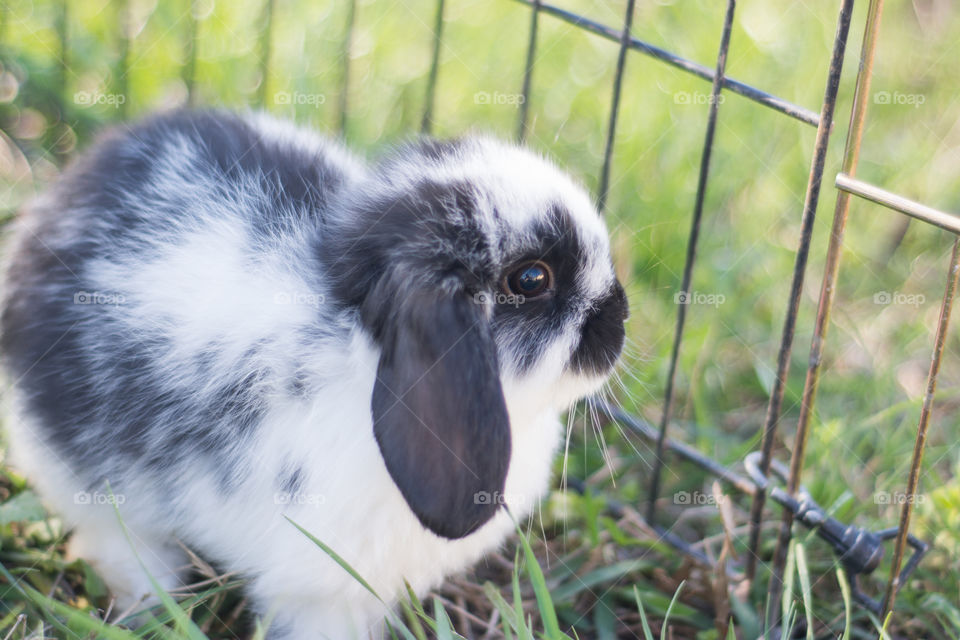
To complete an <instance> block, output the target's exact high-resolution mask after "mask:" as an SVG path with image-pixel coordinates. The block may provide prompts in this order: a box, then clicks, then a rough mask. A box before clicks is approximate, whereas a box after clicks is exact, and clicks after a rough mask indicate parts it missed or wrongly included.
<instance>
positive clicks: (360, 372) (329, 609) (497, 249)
mask: <svg viewBox="0 0 960 640" xmlns="http://www.w3.org/2000/svg"><path fill="white" fill-rule="evenodd" d="M531 260H540V261H542V262H543V263H546V264H547V265H549V267H550V270H551V271H552V274H553V281H552V285H551V288H550V290H549V291H548V292H547V293H546V294H545V295H542V296H540V297H537V298H532V299H530V300H522V301H521V300H517V299H516V298H513V299H508V298H509V297H508V296H506V295H505V292H504V290H503V287H504V279H505V277H506V275H507V274H509V273H510V271H511V269H514V268H515V267H516V266H517V265H520V264H524V263H525V262H528V261H531ZM625 315H626V300H625V298H624V295H623V289H622V288H621V287H620V285H619V283H618V282H617V281H616V278H615V277H614V274H613V270H612V268H611V263H610V258H609V247H608V241H607V238H606V232H605V229H604V226H603V224H602V222H601V220H600V218H599V216H598V215H597V213H596V211H595V210H594V208H593V206H592V205H591V203H590V201H589V199H588V197H587V196H586V195H585V193H584V192H583V191H582V190H581V189H580V188H579V187H577V186H576V185H575V184H574V183H573V182H571V181H570V179H569V178H567V177H566V176H565V175H563V174H562V173H561V172H559V171H558V170H557V169H556V168H554V167H553V166H552V165H551V164H550V163H549V162H547V161H545V160H544V159H542V158H540V157H538V156H536V155H534V154H532V153H530V152H529V151H525V150H521V149H518V148H515V147H512V146H509V145H506V144H504V143H500V142H497V141H495V140H493V139H489V138H484V137H466V138H463V139H460V140H455V141H435V140H422V141H418V142H414V143H411V144H408V145H406V146H403V147H400V148H398V149H397V150H396V151H395V152H394V153H392V154H390V155H389V156H388V157H387V158H385V159H383V160H382V161H380V162H378V163H376V164H374V165H372V166H368V165H367V164H366V163H364V162H362V161H361V160H359V159H357V158H355V157H354V156H352V155H350V154H349V153H348V152H347V151H345V150H344V149H342V148H341V147H340V146H338V145H337V144H335V143H333V142H331V141H329V140H326V139H323V138H322V137H319V136H317V135H315V134H312V133H310V132H308V131H305V130H302V129H297V128H295V127H293V126H292V125H289V124H287V123H283V122H279V121H275V120H272V119H270V118H268V117H266V116H262V115H248V116H236V115H230V114H227V113H223V112H191V111H183V112H175V113H171V114H166V115H162V116H158V117H154V118H152V119H149V120H146V121H144V122H142V123H139V124H135V125H132V126H129V127H122V128H118V129H114V130H113V131H111V132H110V133H108V134H107V135H105V136H104V137H103V138H102V139H101V140H100V141H99V142H98V143H97V144H96V145H95V146H94V147H93V148H92V149H90V150H89V151H88V152H87V153H85V154H83V155H81V156H80V157H79V158H78V159H77V161H76V162H75V163H74V165H73V166H72V167H71V168H70V169H69V170H68V171H66V172H65V173H64V175H63V176H62V178H61V179H60V180H59V182H58V183H57V184H55V185H54V186H53V187H52V188H51V189H50V190H49V191H48V192H47V193H46V194H44V195H43V196H41V197H40V198H38V199H37V200H36V202H34V203H33V204H32V205H31V206H30V207H29V208H28V210H26V211H25V212H24V215H22V216H21V218H20V219H19V220H18V222H17V229H16V231H15V233H14V234H13V238H12V244H11V246H10V251H9V257H8V266H7V269H6V276H5V291H4V302H3V309H2V318H0V329H2V335H0V348H2V353H3V364H4V368H5V371H6V373H7V375H8V376H9V378H10V380H11V382H12V385H13V392H12V393H11V394H10V395H11V407H10V418H9V420H8V425H9V431H10V435H11V440H12V455H13V459H14V462H15V463H16V464H17V465H19V466H20V467H21V468H22V469H23V471H25V472H26V473H27V474H28V475H29V476H30V478H31V479H32V481H33V482H34V483H35V485H36V487H37V489H38V490H39V491H40V493H41V494H42V495H43V496H44V497H45V499H46V500H47V501H48V502H49V504H50V505H51V506H52V507H53V508H54V509H56V510H57V511H58V512H59V513H61V514H62V515H63V517H64V519H65V521H66V522H67V523H68V524H69V525H70V526H71V527H73V529H74V533H73V536H72V541H71V549H72V552H73V553H75V554H77V555H83V556H84V557H86V558H87V559H88V560H89V561H90V562H92V563H93V564H94V565H95V566H96V567H97V568H98V569H99V570H100V571H101V572H102V574H103V576H104V578H105V579H106V580H107V582H108V584H109V585H110V586H111V588H112V590H113V592H114V594H115V595H116V596H117V597H118V598H119V599H120V600H121V602H120V605H121V606H120V608H121V609H122V608H123V607H125V606H127V605H129V604H131V603H133V602H136V600H137V599H138V598H140V597H141V596H144V595H146V594H148V593H150V592H151V586H150V583H149V580H148V579H147V577H146V576H145V574H144V571H143V568H142V567H141V566H140V561H142V562H143V563H144V564H145V566H146V568H147V569H148V570H149V571H150V573H152V574H153V575H154V577H156V578H158V579H159V580H160V581H161V584H163V585H164V586H166V587H168V588H169V587H172V586H176V585H177V584H178V583H179V581H180V580H182V579H183V578H184V575H183V569H184V566H185V565H186V559H185V557H184V554H183V551H182V549H181V547H180V546H179V544H178V543H179V542H182V543H184V544H185V545H186V546H188V547H190V548H192V549H194V550H196V551H197V552H199V553H200V554H201V555H202V556H204V557H206V558H207V559H209V560H210V561H212V562H215V563H217V564H218V566H221V567H223V568H225V569H227V570H230V571H236V572H239V573H240V574H242V575H244V576H246V577H247V578H248V579H249V586H248V591H249V593H250V595H251V596H252V598H253V600H254V602H255V603H256V606H257V607H258V610H259V612H260V613H261V614H263V615H265V616H268V615H272V616H273V620H274V626H273V628H272V631H271V638H274V639H280V638H291V639H294V638H295V639H306V638H315V637H318V636H319V637H328V638H334V639H336V640H342V639H343V638H350V637H366V636H368V635H370V634H371V633H373V634H377V633H379V632H380V631H381V629H380V627H379V626H378V622H377V621H378V620H379V619H382V617H383V616H384V614H386V613H387V611H386V610H385V609H384V607H383V605H382V604H381V603H380V602H378V601H377V600H376V599H374V598H372V597H371V596H370V595H369V594H367V593H366V592H365V590H364V588H363V587H362V586H361V585H359V584H358V583H356V582H355V581H354V580H353V579H352V578H351V577H350V576H349V575H348V574H347V573H346V572H345V571H344V570H343V569H342V568H341V567H340V566H338V565H337V564H336V563H335V562H334V561H332V560H331V559H330V558H329V557H328V556H327V555H326V554H324V553H323V552H322V551H320V550H319V549H317V548H316V547H315V546H314V545H313V544H312V543H311V542H310V541H309V540H308V539H307V538H306V537H305V536H304V535H303V534H302V533H301V532H299V531H298V530H297V529H296V528H295V527H294V526H293V525H292V524H291V523H290V522H289V521H288V519H289V520H293V521H295V522H296V523H298V524H299V525H301V526H302V527H304V528H305V529H306V530H308V531H310V532H311V533H312V534H313V535H315V536H317V537H318V538H319V539H321V540H323V541H324V542H325V543H327V544H328V545H330V546H331V547H332V548H333V549H335V550H336V551H337V552H338V553H339V554H340V555H341V556H342V557H343V558H344V559H346V560H347V561H348V562H349V563H350V564H351V565H352V566H353V567H354V568H356V569H357V571H359V573H360V574H361V575H363V576H364V577H365V578H366V579H367V580H368V581H369V582H370V584H371V585H372V586H373V587H374V588H375V589H376V590H377V591H378V592H379V593H380V594H381V595H382V596H383V598H384V599H385V600H386V601H387V602H388V603H391V602H394V601H395V600H396V599H397V598H398V597H400V596H401V595H402V593H403V592H404V580H407V581H408V582H409V583H410V585H411V586H412V587H413V588H414V589H415V590H417V591H418V592H423V591H425V590H426V589H428V588H430V587H431V586H434V585H436V584H437V583H438V582H439V581H440V580H442V579H443V577H444V576H446V575H449V574H450V573H453V572H456V571H458V570H462V569H464V568H465V567H467V566H469V565H470V564H472V563H473V562H475V561H476V560H477V559H478V558H479V557H480V556H481V555H482V554H483V553H484V551H486V550H489V549H491V548H493V547H495V546H496V545H497V544H498V543H499V542H500V541H501V540H502V539H503V537H504V536H505V535H506V534H507V533H508V532H509V531H510V530H511V528H512V521H511V519H510V514H508V513H507V512H506V510H505V509H503V508H501V507H502V506H503V504H506V505H507V506H509V510H510V513H511V514H512V515H513V516H514V517H522V516H524V515H526V514H528V513H529V512H530V511H531V509H532V508H533V506H534V505H535V504H536V502H537V500H539V498H540V497H541V496H542V495H543V493H544V492H545V490H546V489H547V486H548V481H549V476H550V467H551V459H552V457H553V455H554V452H555V451H556V449H557V445H558V442H559V440H560V437H561V435H562V434H561V428H560V424H559V421H558V415H559V414H560V413H561V412H562V411H564V410H565V409H566V408H567V407H568V406H569V405H570V404H571V403H572V402H574V401H575V400H577V399H578V398H580V397H582V396H584V395H586V394H588V393H590V392H592V391H593V390H595V389H596V388H597V387H598V386H599V385H600V384H601V383H602V382H603V380H604V378H605V377H606V375H607V374H608V373H609V371H610V369H611V367H612V366H613V364H614V362H615V360H616V358H617V356H618V354H619V352H620V348H621V346H622V342H623V319H624V317H625ZM112 502H116V503H117V504H118V506H119V510H120V513H121V515H122V517H123V519H124V522H125V524H126V526H127V527H129V530H130V532H131V533H132V538H133V541H134V544H133V549H131V547H130V545H129V544H128V543H127V541H126V539H125V537H124V536H123V533H122V530H121V529H120V526H119V523H118V521H117V519H116V517H115V515H114V511H113V505H112V504H111V503H112ZM284 516H286V517H284ZM134 551H135V552H136V553H134ZM138 557H139V560H138Z"/></svg>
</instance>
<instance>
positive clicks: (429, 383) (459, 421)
mask: <svg viewBox="0 0 960 640" xmlns="http://www.w3.org/2000/svg"><path fill="white" fill-rule="evenodd" d="M404 298H405V299H404V300H403V302H402V304H401V305H400V306H401V310H400V311H399V312H397V313H394V314H392V315H391V316H390V317H389V319H385V320H384V326H383V327H382V329H383V331H382V332H381V337H382V342H381V348H382V352H381V356H380V363H379V366H378V370H377V380H376V384H375V386H374V389H373V399H372V410H373V429H374V434H375V435H376V439H377V443H378V444H379V446H380V452H381V453H382V455H383V459H384V460H385V461H386V465H387V469H388V470H389V472H390V475H391V476H392V477H393V480H394V482H396V484H397V486H398V487H399V488H400V492H401V493H402V494H403V497H404V498H405V499H406V501H407V504H409V505H410V508H411V509H412V510H413V512H414V513H415V514H416V516H417V518H419V520H420V522H421V523H422V524H423V525H424V526H425V527H427V528H428V529H430V530H431V531H433V532H434V533H436V534H437V535H439V536H443V537H445V538H462V537H463V536H466V535H468V534H469V533H472V532H473V531H475V530H476V529H477V528H479V527H480V526H481V525H482V524H484V523H485V522H487V521H488V520H489V519H490V518H492V517H493V516H494V514H495V513H496V511H497V509H498V507H499V502H500V497H501V495H502V493H503V490H504V483H505V482H506V477H507V468H508V466H509V463H510V421H509V417H508V415H507V408H506V404H505V402H504V399H503V391H502V389H501V387H500V375H499V367H498V365H497V354H496V347H495V344H494V342H493V337H492V335H491V333H490V327H489V323H488V321H487V319H486V317H485V316H484V314H483V305H481V304H477V303H476V302H475V301H474V299H473V298H472V297H470V296H469V295H468V294H467V293H464V292H461V293H457V294H444V293H438V292H435V291H430V292H419V293H411V294H410V295H407V296H405V297H404Z"/></svg>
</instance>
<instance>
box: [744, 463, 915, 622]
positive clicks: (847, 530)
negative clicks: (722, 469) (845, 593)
mask: <svg viewBox="0 0 960 640" xmlns="http://www.w3.org/2000/svg"><path fill="white" fill-rule="evenodd" d="M761 457H762V452H760V451H754V452H753V453H751V454H749V455H748V456H747V457H746V458H745V459H744V461H743V466H744V469H746V471H747V475H748V476H750V479H751V480H753V482H754V483H755V484H756V485H757V488H758V489H760V490H762V491H768V495H769V497H770V499H771V500H772V501H773V502H775V503H777V504H779V505H780V506H781V507H783V508H784V509H786V510H787V511H789V512H790V513H791V514H792V516H793V520H794V521H795V522H799V523H800V524H802V525H803V526H805V527H807V528H808V529H810V530H812V531H814V532H815V533H816V534H817V535H818V536H819V537H820V538H821V539H823V540H824V541H826V542H827V543H828V544H829V545H830V546H831V547H832V548H833V551H834V553H835V554H836V555H837V557H838V559H839V560H840V563H841V564H842V565H843V568H844V569H846V571H847V576H848V578H849V580H850V595H851V596H852V597H853V599H854V600H855V601H856V602H857V603H859V604H860V605H862V606H863V607H865V608H867V609H869V610H870V611H871V612H873V613H875V614H876V615H878V616H879V615H881V613H882V612H883V601H881V600H878V599H876V598H871V597H870V596H868V595H867V594H866V593H864V592H863V591H862V590H861V589H860V581H859V578H860V576H861V575H869V574H871V573H873V572H874V571H875V570H876V569H877V567H879V566H880V563H881V562H883V557H884V547H883V544H884V542H886V541H887V540H892V539H894V538H896V537H897V533H898V531H899V528H898V527H892V528H890V529H882V530H881V531H877V532H873V531H870V530H868V529H864V528H863V527H858V526H857V525H854V524H850V525H847V524H844V523H842V522H840V521H839V520H837V519H836V518H833V517H831V516H829V515H827V512H826V511H825V510H824V509H823V507H821V506H820V505H819V504H818V503H817V501H816V500H814V499H813V497H812V496H811V495H810V492H809V491H807V489H806V487H804V486H802V485H801V486H800V487H799V488H798V489H797V491H796V494H795V495H791V494H790V493H789V492H788V491H787V490H786V489H784V488H783V487H782V486H771V485H772V480H771V478H770V477H768V476H767V475H765V474H764V473H763V471H762V470H761V469H760V462H761ZM770 469H771V471H772V472H773V474H771V475H775V476H776V477H777V478H779V480H780V481H781V482H783V483H786V482H787V480H788V479H789V476H790V470H789V469H788V468H787V467H786V465H784V464H783V463H781V462H780V461H778V460H773V461H772V464H771V465H770ZM907 541H908V544H909V545H910V547H911V548H912V549H913V555H911V556H910V560H909V561H908V562H907V563H906V564H905V565H904V566H903V569H902V570H901V571H900V578H899V581H898V582H899V586H900V587H902V586H903V585H904V584H905V583H906V581H907V578H909V577H910V575H911V574H912V573H913V570H914V569H916V568H917V565H919V564H920V561H921V560H922V559H923V556H924V555H925V554H926V553H927V551H928V550H929V548H930V545H928V544H927V543H926V542H924V541H922V540H920V539H919V538H917V537H916V536H914V535H913V534H909V535H908V536H907Z"/></svg>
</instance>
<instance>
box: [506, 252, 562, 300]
mask: <svg viewBox="0 0 960 640" xmlns="http://www.w3.org/2000/svg"><path fill="white" fill-rule="evenodd" d="M552 283H553V273H552V272H551V271H550V267H548V266H547V265H546V264H544V263H543V262H537V261H534V262H525V263H524V264H522V265H520V266H519V267H517V268H516V269H514V270H513V271H511V272H510V273H509V274H507V277H506V279H505V280H504V285H505V288H506V289H507V292H508V293H512V294H514V295H518V296H523V297H525V298H535V297H537V296H539V295H542V294H544V293H546V292H547V291H548V290H549V289H550V285H551V284H552Z"/></svg>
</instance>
